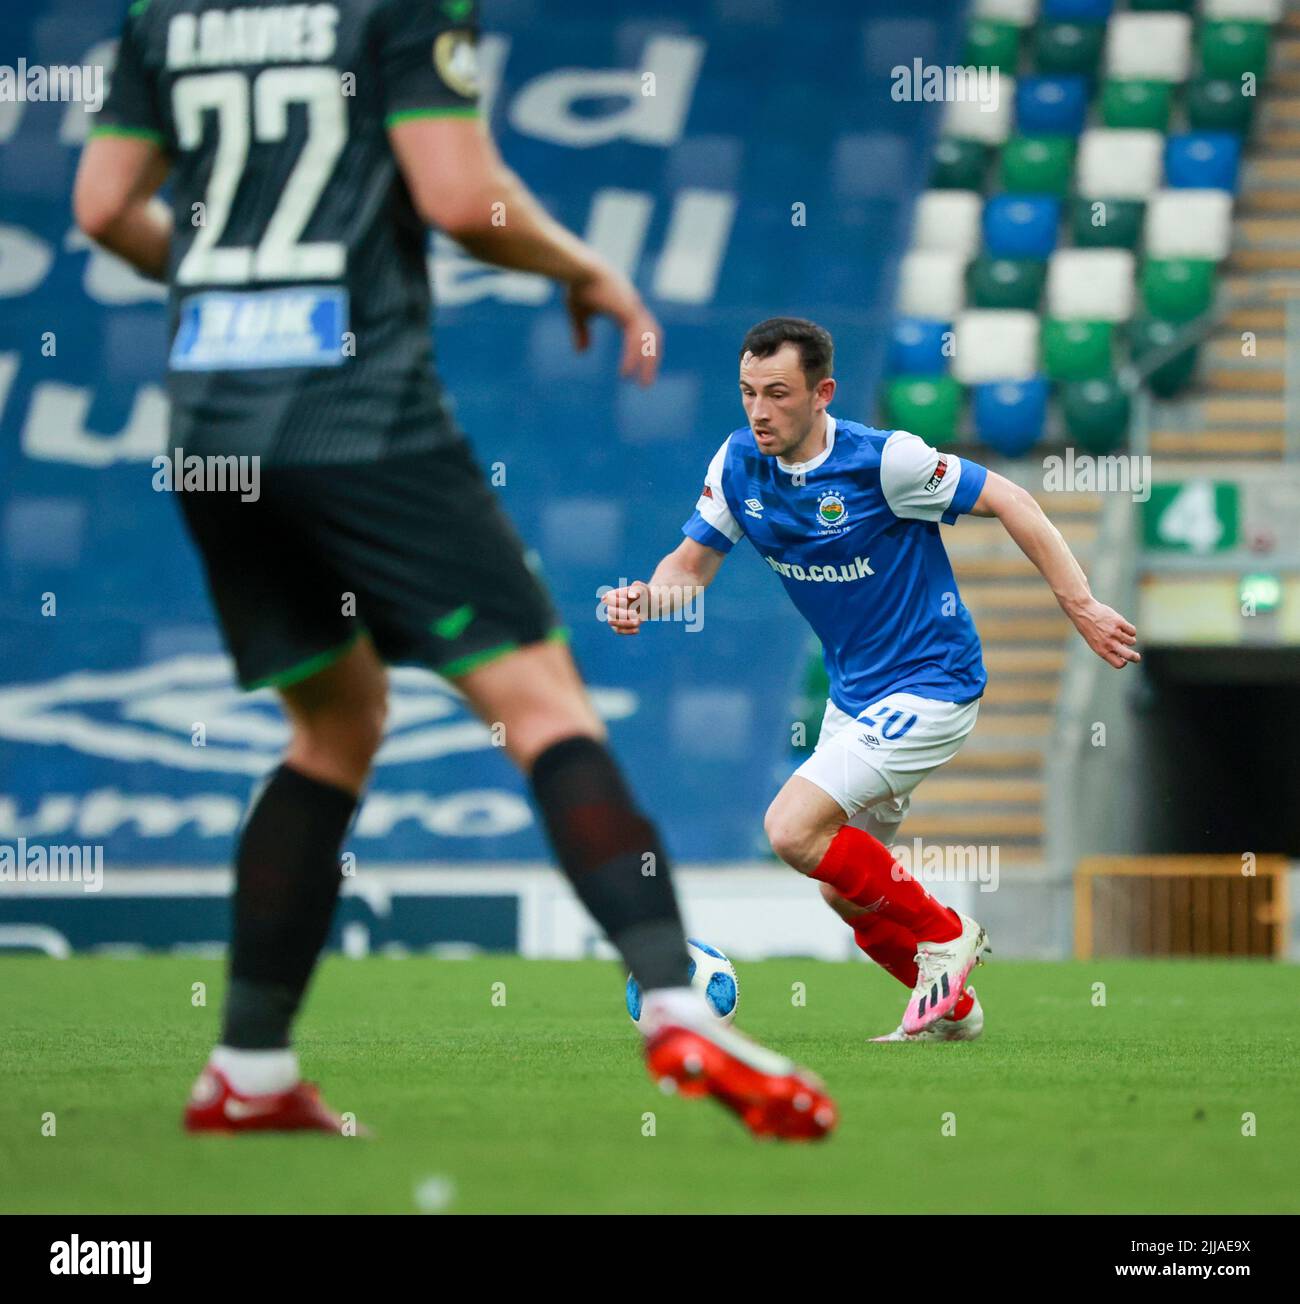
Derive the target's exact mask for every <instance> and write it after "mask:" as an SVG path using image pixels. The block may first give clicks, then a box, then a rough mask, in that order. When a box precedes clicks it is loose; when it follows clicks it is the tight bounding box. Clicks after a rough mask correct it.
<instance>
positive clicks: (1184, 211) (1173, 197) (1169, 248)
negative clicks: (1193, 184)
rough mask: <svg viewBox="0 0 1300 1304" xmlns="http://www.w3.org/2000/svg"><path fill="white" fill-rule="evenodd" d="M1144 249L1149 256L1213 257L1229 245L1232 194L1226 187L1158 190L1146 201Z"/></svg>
mask: <svg viewBox="0 0 1300 1304" xmlns="http://www.w3.org/2000/svg"><path fill="white" fill-rule="evenodd" d="M1145 247H1146V252H1147V253H1148V254H1149V255H1150V256H1151V257H1152V258H1213V259H1214V261H1215V262H1220V261H1221V260H1222V259H1224V258H1226V257H1227V256H1228V251H1229V250H1230V249H1231V248H1232V196H1231V195H1230V194H1229V193H1228V191H1226V190H1160V191H1157V192H1156V193H1155V194H1154V195H1152V196H1151V198H1150V199H1149V200H1148V201H1147V217H1146V235H1145Z"/></svg>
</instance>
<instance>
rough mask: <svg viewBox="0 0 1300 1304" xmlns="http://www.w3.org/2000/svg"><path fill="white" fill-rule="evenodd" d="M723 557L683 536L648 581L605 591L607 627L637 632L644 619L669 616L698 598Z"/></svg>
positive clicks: (723, 559)
mask: <svg viewBox="0 0 1300 1304" xmlns="http://www.w3.org/2000/svg"><path fill="white" fill-rule="evenodd" d="M726 558H727V554H726V553H725V552H719V551H718V550H717V549H716V548H709V547H706V546H705V545H704V544H702V543H696V541H695V540H694V539H683V540H682V542H681V544H680V545H679V546H678V547H677V548H676V549H674V550H673V551H672V552H670V553H669V554H668V556H666V557H665V558H664V559H663V561H661V562H660V563H659V565H658V566H656V567H655V573H654V574H653V575H652V576H651V577H650V582H649V583H648V584H647V583H646V582H645V581H644V580H637V581H635V582H634V583H632V584H628V585H625V586H624V587H623V588H619V589H611V590H610V591H609V592H608V593H606V594H605V596H604V598H602V599H601V601H602V602H604V604H605V610H606V613H607V614H606V619H607V620H608V622H609V627H610V629H612V630H613V631H614V633H616V634H637V633H640V630H641V622H642V621H643V620H656V619H659V618H660V617H663V616H670V615H672V614H673V613H674V612H676V611H678V610H680V608H681V607H682V606H683V604H685V603H686V602H690V601H696V600H698V598H699V595H700V594H701V593H703V592H704V590H705V589H706V588H708V587H709V585H710V584H711V583H712V582H713V577H714V576H715V575H716V574H717V573H718V569H719V568H720V567H721V565H722V563H723V562H724V561H725V560H726Z"/></svg>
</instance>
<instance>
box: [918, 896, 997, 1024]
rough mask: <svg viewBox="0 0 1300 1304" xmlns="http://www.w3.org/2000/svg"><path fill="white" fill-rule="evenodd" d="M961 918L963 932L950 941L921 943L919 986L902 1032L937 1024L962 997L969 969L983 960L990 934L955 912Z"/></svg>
mask: <svg viewBox="0 0 1300 1304" xmlns="http://www.w3.org/2000/svg"><path fill="white" fill-rule="evenodd" d="M953 913H954V914H955V915H956V916H957V918H958V919H959V920H961V932H960V933H958V934H957V936H956V937H954V938H953V939H952V940H951V941H950V942H918V943H917V947H916V971H917V978H916V986H915V987H914V988H913V989H912V999H911V1000H910V1001H908V1003H907V1009H906V1010H904V1011H903V1031H904V1032H909V1033H915V1032H921V1031H922V1030H923V1029H925V1028H928V1027H929V1026H930V1025H931V1024H932V1023H937V1022H938V1021H939V1020H940V1019H942V1018H943V1016H944V1015H945V1014H949V1013H951V1012H952V1007H953V1006H954V1005H956V1004H957V1002H958V1000H960V999H961V994H962V992H963V991H965V989H966V979H967V978H968V977H970V971H971V970H972V969H973V968H975V966H976V965H977V964H979V962H980V952H981V951H983V950H985V948H986V947H987V946H988V941H989V939H988V934H987V933H985V931H984V929H983V927H982V926H981V925H980V924H977V923H976V922H975V920H973V919H971V918H969V917H968V916H966V915H963V914H962V913H961V911H960V910H957V911H954V912H953Z"/></svg>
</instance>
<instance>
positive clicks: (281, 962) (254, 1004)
mask: <svg viewBox="0 0 1300 1304" xmlns="http://www.w3.org/2000/svg"><path fill="white" fill-rule="evenodd" d="M356 808H357V799H356V798H355V797H354V796H353V795H352V794H351V793H350V792H347V791H345V790H344V789H342V788H336V787H335V786H334V785H333V784H329V783H321V782H319V781H318V780H316V779H311V778H308V777H307V775H305V774H302V773H300V772H299V771H298V770H294V769H290V767H289V766H287V765H282V766H280V768H279V769H278V770H276V772H275V773H274V774H273V775H272V776H271V779H270V781H269V782H268V783H267V785H266V787H265V788H263V789H262V793H261V796H260V797H258V799H257V803H256V805H255V806H254V807H253V810H252V812H251V813H250V814H249V817H248V822H247V823H246V824H245V825H244V831H243V834H242V836H241V837H240V839H239V851H238V853H237V855H236V858H235V901H234V929H233V934H232V937H231V943H230V990H229V992H228V994H227V997H226V1010H225V1025H224V1028H223V1031H222V1034H221V1041H222V1044H223V1045H225V1046H232V1047H235V1048H237V1049H240V1050H276V1049H281V1048H283V1047H285V1046H287V1045H288V1044H289V1028H290V1025H291V1024H292V1023H293V1019H294V1015H295V1014H297V1012H298V1006H299V1005H300V1004H301V1003H302V998H303V993H304V992H305V991H306V989H307V982H308V980H309V979H310V978H311V973H312V969H313V968H314V967H315V964H316V957H317V956H318V955H319V953H320V949H321V947H322V946H323V945H324V944H325V938H326V937H327V936H328V934H329V927H330V920H331V918H332V917H333V915H334V905H335V902H336V901H337V900H338V895H339V886H340V878H341V871H340V868H339V852H340V849H341V848H342V846H343V835H344V834H345V833H346V832H347V829H348V824H349V823H350V822H351V820H352V815H353V812H354V811H355V810H356Z"/></svg>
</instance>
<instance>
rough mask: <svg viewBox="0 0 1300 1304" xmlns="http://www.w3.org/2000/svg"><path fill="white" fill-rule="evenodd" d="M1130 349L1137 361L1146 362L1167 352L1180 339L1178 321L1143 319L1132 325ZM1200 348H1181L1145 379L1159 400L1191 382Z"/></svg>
mask: <svg viewBox="0 0 1300 1304" xmlns="http://www.w3.org/2000/svg"><path fill="white" fill-rule="evenodd" d="M1129 330H1130V336H1129V339H1130V346H1131V348H1132V352H1133V361H1134V362H1144V361H1145V360H1146V359H1147V358H1149V357H1150V356H1151V355H1152V354H1153V353H1155V352H1157V351H1159V350H1162V349H1167V348H1168V347H1169V346H1170V345H1171V344H1174V343H1175V342H1176V341H1177V339H1178V332H1179V330H1180V326H1179V325H1178V323H1176V322H1169V321H1160V320H1159V319H1158V318H1155V317H1143V318H1140V319H1139V320H1137V321H1135V322H1133V323H1132V325H1131V326H1130V328H1129ZM1199 354H1200V348H1199V346H1198V345H1196V344H1192V345H1189V346H1188V347H1187V348H1185V349H1180V350H1179V351H1178V352H1177V353H1175V354H1174V355H1173V357H1171V358H1170V359H1169V360H1168V361H1167V362H1162V363H1161V364H1160V366H1158V367H1157V368H1156V369H1155V370H1154V371H1152V372H1151V373H1150V374H1149V375H1148V376H1147V377H1146V379H1145V381H1144V384H1146V386H1147V387H1148V388H1149V389H1150V390H1151V391H1152V393H1154V394H1156V395H1157V396H1159V397H1160V398H1172V397H1173V396H1174V395H1175V394H1177V393H1179V392H1180V391H1181V390H1184V389H1186V388H1187V386H1188V385H1189V384H1190V383H1191V380H1192V376H1193V375H1194V374H1195V372H1196V363H1197V360H1198V357H1199Z"/></svg>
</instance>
